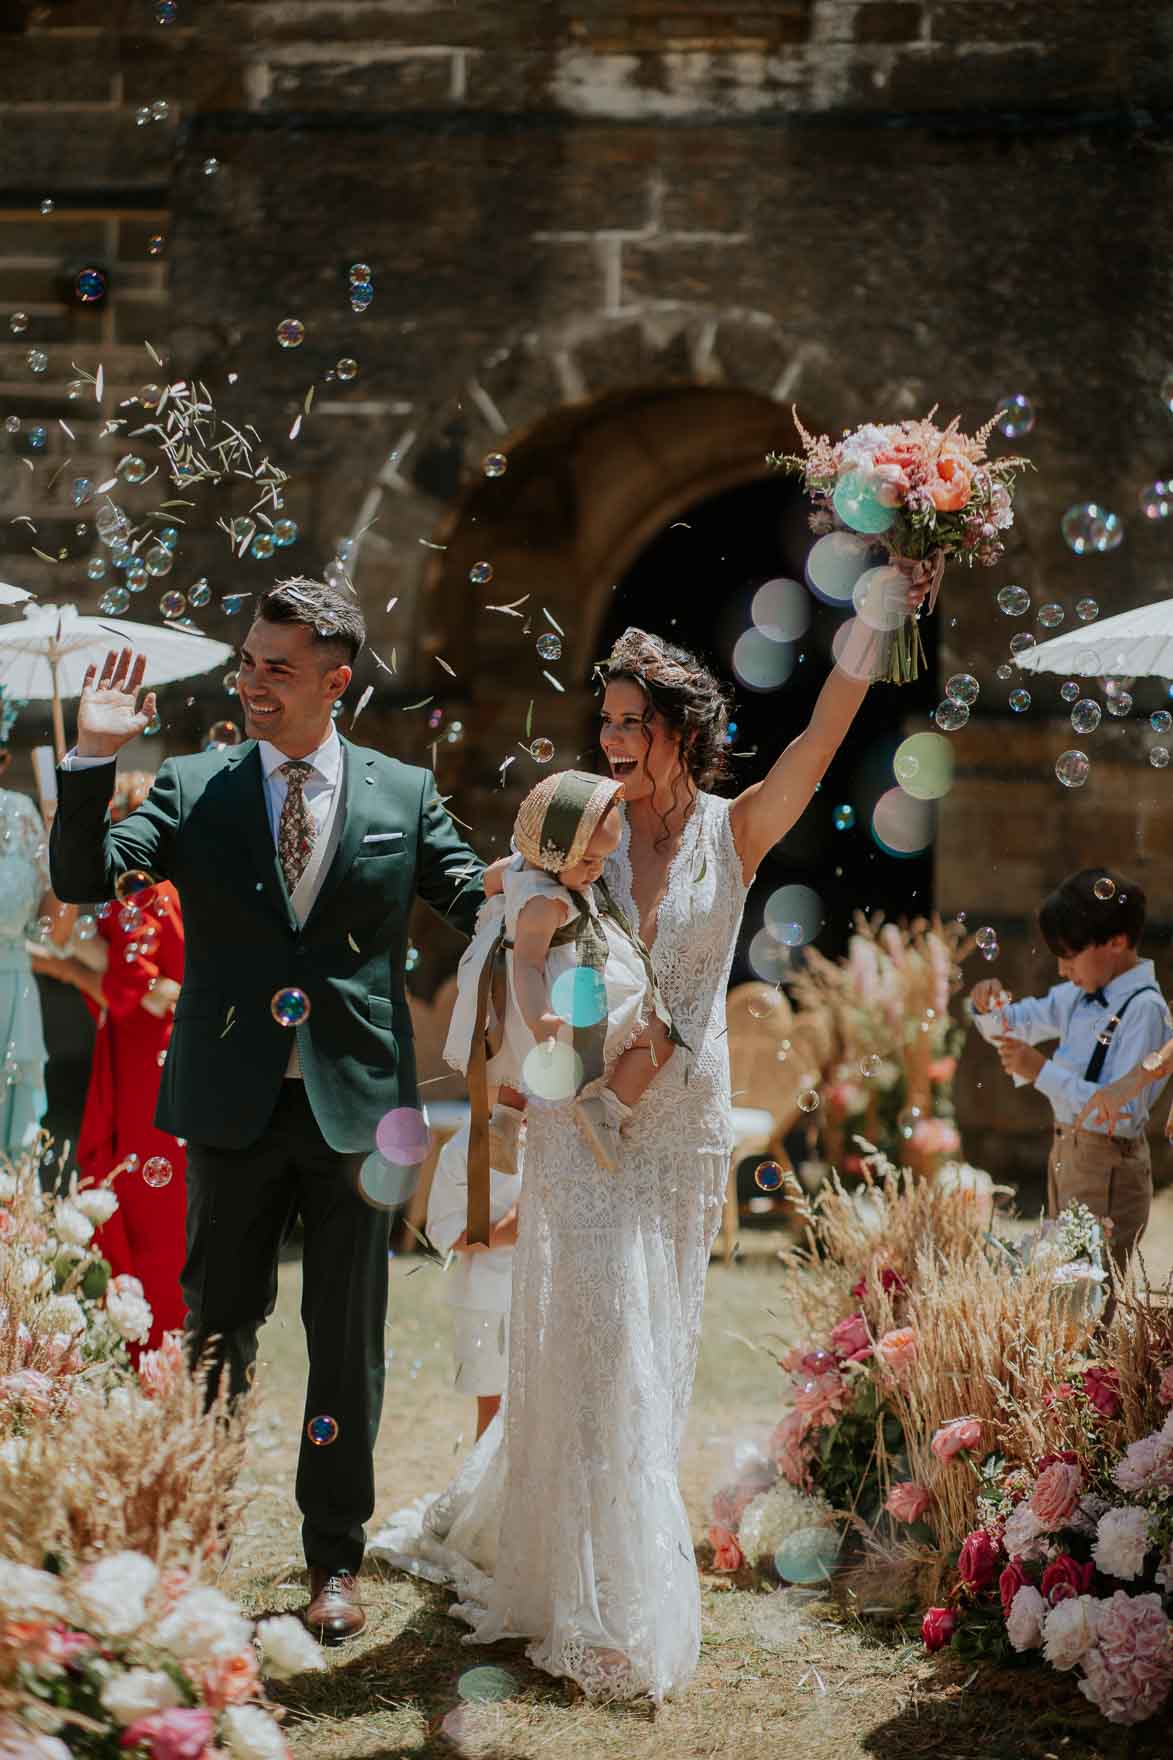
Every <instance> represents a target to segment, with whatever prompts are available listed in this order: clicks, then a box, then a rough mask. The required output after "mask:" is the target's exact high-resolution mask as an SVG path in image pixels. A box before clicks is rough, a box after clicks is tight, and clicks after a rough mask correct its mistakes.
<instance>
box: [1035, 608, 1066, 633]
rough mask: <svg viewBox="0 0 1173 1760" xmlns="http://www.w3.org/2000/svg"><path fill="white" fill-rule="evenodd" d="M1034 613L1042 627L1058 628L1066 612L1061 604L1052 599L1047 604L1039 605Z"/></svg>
mask: <svg viewBox="0 0 1173 1760" xmlns="http://www.w3.org/2000/svg"><path fill="white" fill-rule="evenodd" d="M1036 615H1037V616H1038V620H1039V622H1040V623H1041V624H1042V626H1043V628H1044V629H1058V627H1059V625H1060V624H1061V623H1062V622H1063V619H1064V617H1065V616H1066V615H1067V614H1066V612H1065V611H1064V609H1063V607H1062V605H1056V604H1055V603H1054V602H1053V601H1052V603H1051V604H1049V605H1040V606H1039V609H1038V612H1037V614H1036Z"/></svg>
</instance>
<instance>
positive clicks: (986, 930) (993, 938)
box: [974, 923, 998, 948]
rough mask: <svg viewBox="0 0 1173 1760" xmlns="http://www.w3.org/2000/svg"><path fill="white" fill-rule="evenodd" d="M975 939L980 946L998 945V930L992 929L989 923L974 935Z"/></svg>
mask: <svg viewBox="0 0 1173 1760" xmlns="http://www.w3.org/2000/svg"><path fill="white" fill-rule="evenodd" d="M974 941H975V943H976V945H977V946H978V947H980V948H986V947H996V946H997V945H998V931H997V930H996V929H992V928H991V927H990V926H989V924H988V923H987V924H986V925H985V926H984V927H983V928H981V929H979V930H978V932H977V934H976V935H975V936H974Z"/></svg>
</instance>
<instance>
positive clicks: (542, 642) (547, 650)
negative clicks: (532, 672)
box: [536, 632, 562, 660]
mask: <svg viewBox="0 0 1173 1760" xmlns="http://www.w3.org/2000/svg"><path fill="white" fill-rule="evenodd" d="M536 645H537V650H538V654H539V656H540V657H541V658H542V659H543V660H561V658H562V643H561V641H560V640H559V638H558V637H557V636H556V635H554V634H553V632H551V633H550V634H549V635H544V636H539V637H538V640H537V644H536Z"/></svg>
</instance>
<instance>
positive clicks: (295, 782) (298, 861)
mask: <svg viewBox="0 0 1173 1760" xmlns="http://www.w3.org/2000/svg"><path fill="white" fill-rule="evenodd" d="M313 768H314V767H313V765H312V764H307V763H306V762H305V761H304V759H302V758H290V759H289V760H288V762H286V763H284V764H282V765H280V766H279V773H280V775H282V776H284V777H285V779H286V782H287V785H288V786H287V787H286V790H285V804H284V806H283V807H282V808H281V822H280V824H279V825H278V827H277V853H278V855H279V856H280V857H281V871H282V873H283V874H284V875H285V886H286V890H287V891H288V893H289V895H290V897H292V896H293V894H294V892H296V890H297V883H298V881H299V880H300V879H301V877H302V875H303V874H304V873H305V869H306V863H307V862H308V861H309V859H310V856H311V854H312V853H313V847H314V821H313V816H312V814H311V813H310V810H309V807H308V806H307V805H306V798H305V779H306V777H307V776H309V775H311V774H312V772H313Z"/></svg>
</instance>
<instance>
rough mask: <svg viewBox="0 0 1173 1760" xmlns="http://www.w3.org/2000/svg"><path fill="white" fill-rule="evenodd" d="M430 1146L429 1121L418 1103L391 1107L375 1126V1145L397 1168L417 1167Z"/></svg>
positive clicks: (423, 1159) (425, 1156) (426, 1154)
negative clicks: (416, 1104)
mask: <svg viewBox="0 0 1173 1760" xmlns="http://www.w3.org/2000/svg"><path fill="white" fill-rule="evenodd" d="M430 1146H431V1132H430V1130H429V1128H428V1121H427V1119H426V1117H425V1116H424V1114H423V1113H422V1112H421V1111H420V1109H419V1107H418V1106H393V1107H392V1108H391V1111H390V1112H385V1113H384V1114H383V1116H382V1118H381V1119H380V1120H379V1122H378V1124H377V1126H376V1127H375V1147H376V1148H377V1149H378V1151H379V1153H380V1155H382V1156H383V1157H384V1158H385V1159H386V1160H387V1161H394V1162H395V1163H396V1165H397V1166H399V1167H418V1166H419V1164H420V1162H421V1161H426V1160H427V1157H428V1149H429V1147H430Z"/></svg>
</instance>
